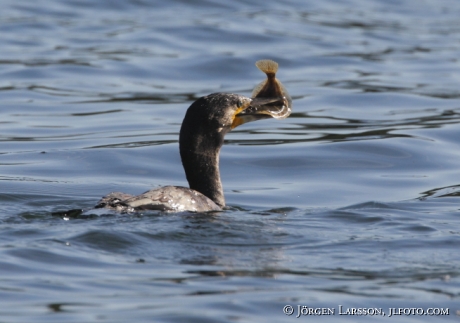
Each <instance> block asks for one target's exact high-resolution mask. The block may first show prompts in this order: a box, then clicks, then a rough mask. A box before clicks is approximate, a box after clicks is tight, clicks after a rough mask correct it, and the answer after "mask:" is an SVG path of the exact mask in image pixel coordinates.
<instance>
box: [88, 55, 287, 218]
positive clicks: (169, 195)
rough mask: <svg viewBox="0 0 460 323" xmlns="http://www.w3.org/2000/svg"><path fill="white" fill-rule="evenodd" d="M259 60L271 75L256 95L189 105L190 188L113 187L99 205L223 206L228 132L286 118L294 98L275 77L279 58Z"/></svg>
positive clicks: (222, 96) (184, 150) (185, 136)
mask: <svg viewBox="0 0 460 323" xmlns="http://www.w3.org/2000/svg"><path fill="white" fill-rule="evenodd" d="M274 64H276V66H275V65H274ZM256 65H257V67H259V69H261V70H262V71H263V72H265V73H266V74H267V80H266V81H265V82H262V83H261V84H260V85H259V86H258V87H256V89H255V90H254V92H253V97H254V98H252V99H250V98H247V97H244V96H242V95H238V94H229V93H214V94H210V95H208V96H204V97H202V98H199V99H198V100H196V101H195V102H194V103H193V104H192V105H191V106H190V107H189V108H188V110H187V112H186V114H185V117H184V121H183V122H182V126H181V129H180V135H179V148H180V156H181V159H182V165H183V167H184V170H185V175H186V177H187V181H188V183H189V186H190V188H187V187H179V186H164V187H160V188H157V189H153V190H150V191H147V192H145V193H143V194H141V195H138V196H133V195H130V194H125V193H120V192H113V193H110V194H109V195H107V196H105V197H103V198H102V199H101V200H100V201H99V202H98V204H97V206H96V208H109V209H112V210H116V211H119V212H134V211H139V210H162V211H170V212H181V211H193V212H207V211H218V210H222V208H223V207H224V206H225V198H224V192H223V188H222V183H221V181H220V172H219V153H220V149H221V147H222V144H223V143H224V136H225V134H226V133H227V132H229V131H230V130H232V129H233V128H235V127H237V126H239V125H241V124H243V123H246V122H249V121H254V120H258V119H262V118H268V117H274V118H285V117H287V116H288V115H289V114H290V112H291V98H290V97H289V94H288V93H287V91H286V89H284V87H283V85H282V84H281V82H279V81H278V80H277V79H276V78H275V73H276V70H277V68H278V64H277V63H275V62H273V61H268V60H263V61H258V62H257V63H256Z"/></svg>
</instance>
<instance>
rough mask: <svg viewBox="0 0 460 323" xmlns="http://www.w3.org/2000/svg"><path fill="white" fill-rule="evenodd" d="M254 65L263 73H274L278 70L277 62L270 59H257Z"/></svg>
mask: <svg viewBox="0 0 460 323" xmlns="http://www.w3.org/2000/svg"><path fill="white" fill-rule="evenodd" d="M256 66H257V68H258V69H259V70H261V71H262V72H264V73H265V74H276V72H277V71H278V63H277V62H275V61H272V60H270V59H262V60H260V61H257V62H256Z"/></svg>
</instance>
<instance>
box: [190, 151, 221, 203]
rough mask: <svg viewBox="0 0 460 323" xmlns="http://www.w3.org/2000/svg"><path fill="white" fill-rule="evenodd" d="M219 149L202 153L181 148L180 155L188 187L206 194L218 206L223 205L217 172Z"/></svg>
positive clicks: (218, 173)
mask: <svg viewBox="0 0 460 323" xmlns="http://www.w3.org/2000/svg"><path fill="white" fill-rule="evenodd" d="M219 150H220V149H218V150H217V151H215V152H213V153H206V154H204V153H200V152H193V151H190V150H187V149H185V151H184V150H183V149H181V157H182V164H183V166H184V170H185V175H186V177H187V181H188V183H189V186H190V188H191V189H193V190H195V191H198V192H200V193H202V194H203V195H205V196H207V197H208V198H210V199H211V200H213V201H214V203H216V204H217V205H219V206H220V207H224V206H225V197H224V190H223V187H222V182H221V181H220V172H219ZM185 160H186V161H185Z"/></svg>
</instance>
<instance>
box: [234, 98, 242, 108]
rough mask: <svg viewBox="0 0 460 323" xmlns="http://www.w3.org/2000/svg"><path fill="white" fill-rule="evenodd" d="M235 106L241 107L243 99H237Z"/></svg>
mask: <svg viewBox="0 0 460 323" xmlns="http://www.w3.org/2000/svg"><path fill="white" fill-rule="evenodd" d="M236 106H237V107H238V108H241V107H242V106H243V101H241V100H238V102H237V103H236Z"/></svg>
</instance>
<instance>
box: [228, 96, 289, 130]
mask: <svg viewBox="0 0 460 323" xmlns="http://www.w3.org/2000/svg"><path fill="white" fill-rule="evenodd" d="M290 114H291V101H290V100H289V99H287V98H286V97H278V98H253V99H251V103H250V104H249V106H248V107H247V108H245V109H244V110H242V111H239V112H238V114H237V115H236V116H235V119H234V120H233V124H232V129H234V128H236V127H237V126H239V125H242V124H244V123H247V122H251V121H256V120H261V119H267V118H270V117H271V118H275V119H284V118H287V117H288V116H289V115H290Z"/></svg>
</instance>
